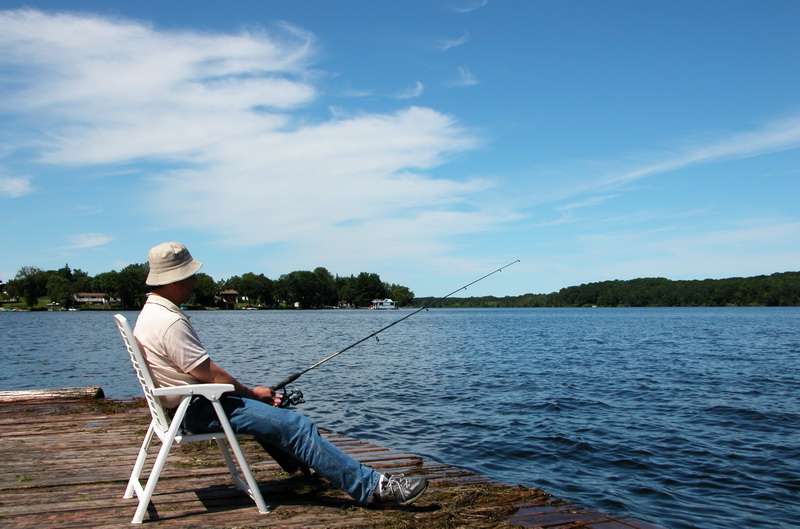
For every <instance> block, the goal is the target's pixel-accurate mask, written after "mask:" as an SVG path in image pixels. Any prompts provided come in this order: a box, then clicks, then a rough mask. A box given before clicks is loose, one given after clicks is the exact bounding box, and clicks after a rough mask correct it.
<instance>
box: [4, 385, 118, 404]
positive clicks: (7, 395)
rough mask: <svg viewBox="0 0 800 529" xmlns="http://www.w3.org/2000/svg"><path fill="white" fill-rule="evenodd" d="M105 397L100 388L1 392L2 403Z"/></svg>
mask: <svg viewBox="0 0 800 529" xmlns="http://www.w3.org/2000/svg"><path fill="white" fill-rule="evenodd" d="M103 397H104V394H103V389H102V388H98V387H86V388H60V389H27V390H20V391H0V402H30V401H43V400H60V401H63V400H87V399H102V398H103Z"/></svg>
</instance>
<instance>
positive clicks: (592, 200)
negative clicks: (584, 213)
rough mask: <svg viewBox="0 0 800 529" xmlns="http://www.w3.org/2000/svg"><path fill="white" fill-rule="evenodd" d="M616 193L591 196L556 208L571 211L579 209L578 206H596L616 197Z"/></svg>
mask: <svg viewBox="0 0 800 529" xmlns="http://www.w3.org/2000/svg"><path fill="white" fill-rule="evenodd" d="M615 196H616V195H602V196H594V197H589V198H587V199H585V200H581V201H580V202H570V203H569V204H564V205H562V206H558V207H557V208H555V210H556V211H569V210H571V209H578V208H585V207H589V206H596V205H598V204H602V203H603V202H605V201H606V200H609V199H611V198H614V197H615Z"/></svg>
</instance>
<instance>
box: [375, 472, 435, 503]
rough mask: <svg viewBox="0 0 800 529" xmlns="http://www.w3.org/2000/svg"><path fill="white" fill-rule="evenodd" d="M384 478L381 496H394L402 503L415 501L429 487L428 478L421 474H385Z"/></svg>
mask: <svg viewBox="0 0 800 529" xmlns="http://www.w3.org/2000/svg"><path fill="white" fill-rule="evenodd" d="M382 479H383V481H382V482H381V498H394V500H395V501H396V502H397V503H399V504H400V505H409V504H411V503H413V502H415V501H416V500H417V498H419V497H420V496H422V493H423V492H425V489H427V488H428V480H427V479H425V478H423V477H421V476H409V477H406V476H404V475H403V474H395V475H391V474H385V475H384V476H383V478H382Z"/></svg>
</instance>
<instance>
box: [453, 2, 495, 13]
mask: <svg viewBox="0 0 800 529" xmlns="http://www.w3.org/2000/svg"><path fill="white" fill-rule="evenodd" d="M489 1H490V0H462V1H459V2H451V3H450V4H449V6H448V8H449V9H450V10H451V11H453V12H455V13H472V12H473V11H476V10H478V9H480V8H482V7H484V6H485V5H487V4H488V3H489Z"/></svg>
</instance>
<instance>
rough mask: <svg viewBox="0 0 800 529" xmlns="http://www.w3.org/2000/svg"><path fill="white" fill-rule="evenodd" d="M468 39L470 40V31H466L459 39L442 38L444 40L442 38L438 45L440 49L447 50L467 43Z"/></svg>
mask: <svg viewBox="0 0 800 529" xmlns="http://www.w3.org/2000/svg"><path fill="white" fill-rule="evenodd" d="M468 40H469V33H466V32H465V33H464V35H463V36H461V37H459V38H457V39H442V40H440V41H439V43H438V44H437V46H436V47H437V48H438V49H440V50H441V51H447V50H449V49H450V48H457V47H458V46H461V45H463V44H466V43H467V41H468Z"/></svg>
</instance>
